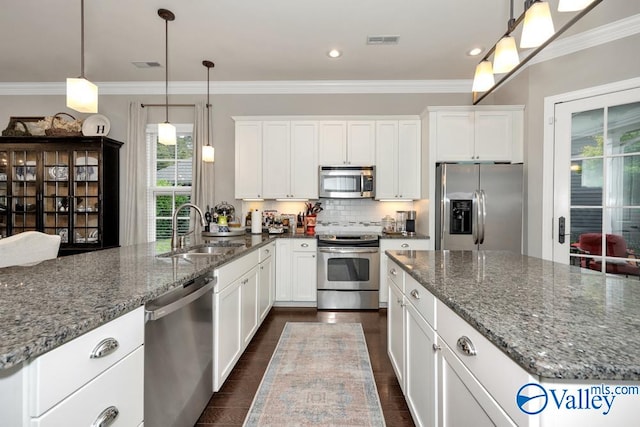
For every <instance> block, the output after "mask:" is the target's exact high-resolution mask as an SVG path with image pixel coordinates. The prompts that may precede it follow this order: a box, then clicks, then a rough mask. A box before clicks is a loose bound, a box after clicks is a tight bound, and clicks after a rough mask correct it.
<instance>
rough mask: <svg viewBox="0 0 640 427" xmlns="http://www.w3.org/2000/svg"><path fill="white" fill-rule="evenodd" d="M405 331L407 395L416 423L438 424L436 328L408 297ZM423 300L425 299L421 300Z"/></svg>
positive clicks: (420, 424) (423, 424)
mask: <svg viewBox="0 0 640 427" xmlns="http://www.w3.org/2000/svg"><path fill="white" fill-rule="evenodd" d="M406 300H407V304H406V306H405V308H406V315H405V318H406V331H405V336H406V339H405V342H406V346H405V351H406V354H405V357H406V360H405V387H404V389H405V396H406V400H407V405H408V406H409V411H410V412H411V415H412V416H413V420H414V422H415V424H416V426H435V425H436V422H437V418H436V415H437V413H436V393H437V376H436V352H435V349H434V345H435V343H436V332H435V331H434V329H433V328H432V326H431V325H429V323H428V322H427V321H426V320H425V319H424V318H423V317H422V316H421V315H420V312H419V311H418V309H417V308H416V307H415V306H414V305H413V303H412V302H411V297H407V298H406ZM420 301H422V300H420Z"/></svg>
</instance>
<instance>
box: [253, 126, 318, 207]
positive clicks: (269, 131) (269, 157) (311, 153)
mask: <svg viewBox="0 0 640 427" xmlns="http://www.w3.org/2000/svg"><path fill="white" fill-rule="evenodd" d="M317 147H318V123H317V122H316V121H264V122H263V123H262V197H263V198H266V199H292V198H296V199H317V198H318V157H317V156H318V155H317Z"/></svg>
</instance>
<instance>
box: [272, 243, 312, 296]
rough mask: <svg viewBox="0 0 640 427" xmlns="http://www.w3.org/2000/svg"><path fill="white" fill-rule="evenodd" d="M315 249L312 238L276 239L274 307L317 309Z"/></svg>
mask: <svg viewBox="0 0 640 427" xmlns="http://www.w3.org/2000/svg"><path fill="white" fill-rule="evenodd" d="M317 248H318V245H317V242H316V239H314V238H292V239H287V238H282V239H278V241H277V242H276V302H275V305H285V306H308V307H315V306H316V304H317V299H318V296H317V292H318V291H317V281H318V279H317V271H318V265H317V262H318V257H317Z"/></svg>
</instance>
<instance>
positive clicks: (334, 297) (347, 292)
mask: <svg viewBox="0 0 640 427" xmlns="http://www.w3.org/2000/svg"><path fill="white" fill-rule="evenodd" d="M379 248H380V240H379V236H378V235H377V234H362V233H352V234H338V235H337V234H321V235H319V236H318V309H375V310H377V309H378V305H379V303H378V300H379V290H380V280H379V278H380V277H379V276H380V253H379Z"/></svg>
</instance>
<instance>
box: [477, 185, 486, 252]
mask: <svg viewBox="0 0 640 427" xmlns="http://www.w3.org/2000/svg"><path fill="white" fill-rule="evenodd" d="M479 205H480V212H479V214H480V218H479V222H480V224H481V227H480V237H479V238H478V240H479V241H480V244H483V243H484V231H485V225H486V224H487V194H486V193H485V192H484V190H480V203H479Z"/></svg>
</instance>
